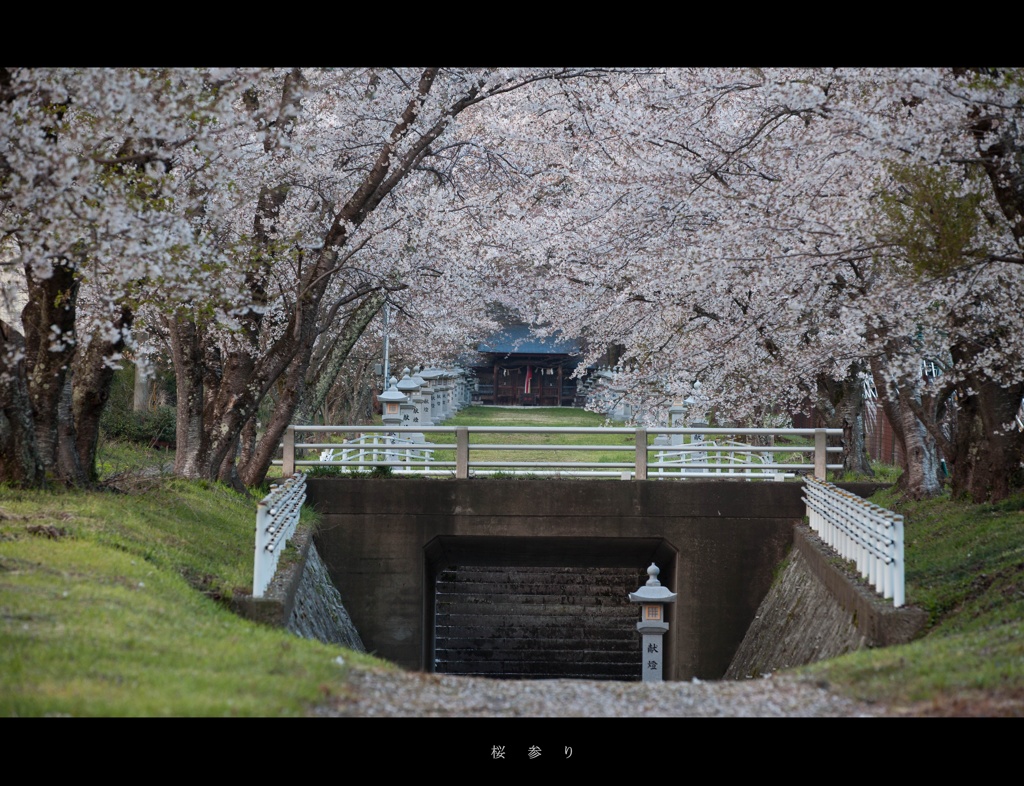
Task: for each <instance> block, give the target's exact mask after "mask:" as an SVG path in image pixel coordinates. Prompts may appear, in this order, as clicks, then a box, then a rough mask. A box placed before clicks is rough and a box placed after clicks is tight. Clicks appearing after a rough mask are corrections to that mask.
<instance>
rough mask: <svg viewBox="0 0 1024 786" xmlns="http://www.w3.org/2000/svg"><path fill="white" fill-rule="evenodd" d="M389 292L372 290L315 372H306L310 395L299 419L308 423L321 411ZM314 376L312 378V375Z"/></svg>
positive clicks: (304, 397) (297, 415) (345, 325)
mask: <svg viewBox="0 0 1024 786" xmlns="http://www.w3.org/2000/svg"><path fill="white" fill-rule="evenodd" d="M386 297H387V295H386V293H385V292H384V291H383V290H377V291H375V292H371V293H370V294H369V295H367V296H366V297H365V298H363V300H362V301H361V302H360V303H359V305H358V306H356V308H355V309H354V310H353V311H352V312H351V313H349V315H348V316H347V317H346V319H345V324H344V326H343V327H342V329H341V331H340V332H339V333H338V336H337V338H335V340H334V342H333V343H332V344H331V347H330V349H329V350H328V351H327V352H326V353H324V354H325V357H324V358H323V359H322V361H321V362H320V363H319V364H317V366H316V368H315V373H314V374H312V375H307V378H306V391H307V395H305V396H303V397H302V400H301V403H300V405H299V407H298V409H297V410H296V412H295V418H296V421H297V422H299V423H309V422H311V421H312V419H313V417H314V415H315V414H316V413H317V412H319V411H321V409H322V408H323V406H324V402H326V400H327V396H328V394H329V393H330V392H331V388H332V387H334V383H335V382H336V381H337V379H338V374H339V372H340V371H341V368H342V366H344V365H345V361H346V360H347V359H348V357H349V355H350V354H351V353H352V349H353V347H355V345H356V343H357V342H358V341H359V339H360V338H361V337H362V335H363V333H364V332H366V328H367V327H368V326H369V324H370V322H371V321H373V318H374V317H375V316H377V313H378V312H379V311H380V309H381V307H382V306H383V305H384V301H385V299H386ZM310 376H312V378H310Z"/></svg>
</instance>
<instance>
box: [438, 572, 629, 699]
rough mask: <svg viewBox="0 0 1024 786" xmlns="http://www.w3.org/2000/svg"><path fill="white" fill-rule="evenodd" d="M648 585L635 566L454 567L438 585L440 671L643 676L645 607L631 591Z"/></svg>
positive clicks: (490, 674) (512, 675)
mask: <svg viewBox="0 0 1024 786" xmlns="http://www.w3.org/2000/svg"><path fill="white" fill-rule="evenodd" d="M643 578H644V579H646V575H645V576H644V577H643ZM642 583H643V580H641V578H640V576H639V575H638V573H637V571H636V570H635V569H633V568H578V567H577V568H550V567H544V568H531V567H515V568H509V567H480V566H472V567H454V568H448V569H446V570H444V571H442V572H441V573H440V574H439V575H438V578H437V582H436V588H435V609H436V618H435V637H434V670H435V672H437V673H439V674H461V675H473V676H485V677H501V678H504V679H510V678H529V679H543V678H567V679H570V678H571V679H597V680H601V679H606V680H639V679H640V676H641V657H640V638H639V634H638V633H637V631H636V622H637V620H638V619H639V611H638V608H637V605H636V604H634V603H630V602H629V600H628V595H629V593H630V592H633V591H635V590H636V588H637V587H638V586H640V584H642Z"/></svg>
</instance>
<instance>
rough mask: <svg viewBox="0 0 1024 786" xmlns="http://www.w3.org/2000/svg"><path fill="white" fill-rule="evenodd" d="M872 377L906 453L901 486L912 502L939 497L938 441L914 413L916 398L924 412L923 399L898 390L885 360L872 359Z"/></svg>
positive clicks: (908, 387) (905, 386) (897, 438)
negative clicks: (887, 370) (885, 371)
mask: <svg viewBox="0 0 1024 786" xmlns="http://www.w3.org/2000/svg"><path fill="white" fill-rule="evenodd" d="M871 374H872V377H873V378H874V381H875V388H876V389H877V390H878V400H879V401H880V402H881V404H882V411H883V412H885V416H886V418H888V420H889V423H890V425H891V426H892V430H893V434H894V435H895V437H896V441H897V442H898V443H899V445H900V448H901V450H902V454H903V474H902V475H900V479H899V482H898V484H897V485H898V487H899V488H900V489H901V490H902V491H903V492H904V493H905V494H907V495H908V496H910V497H912V498H913V499H924V498H925V497H931V496H935V495H936V494H939V493H940V492H941V491H942V484H941V482H940V480H939V477H940V475H939V472H940V464H939V456H938V451H937V449H936V444H935V438H934V436H932V434H931V433H930V432H929V430H928V428H927V427H926V426H925V424H924V423H923V422H922V421H921V420H920V419H919V418H918V416H917V414H915V407H914V406H913V405H914V404H915V400H914V396H915V395H916V396H917V399H916V401H917V403H918V406H917V407H916V409H918V411H921V410H922V408H921V407H920V396H919V395H918V394H916V393H915V392H914V391H913V390H912V388H911V386H910V385H909V384H905V385H904V386H903V387H902V388H897V387H896V385H895V384H894V383H892V382H891V381H890V380H889V379H888V378H887V377H886V376H885V374H883V373H882V361H881V359H879V358H877V357H874V358H872V359H871Z"/></svg>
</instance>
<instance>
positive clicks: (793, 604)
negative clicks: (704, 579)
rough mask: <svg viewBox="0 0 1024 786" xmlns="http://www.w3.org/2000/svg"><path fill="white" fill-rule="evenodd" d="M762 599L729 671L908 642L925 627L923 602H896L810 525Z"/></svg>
mask: <svg viewBox="0 0 1024 786" xmlns="http://www.w3.org/2000/svg"><path fill="white" fill-rule="evenodd" d="M783 565H784V567H783V568H782V570H781V572H780V573H779V575H778V577H777V578H776V580H775V581H774V582H773V584H772V588H771V590H769V592H768V594H767V595H766V596H765V598H764V600H763V601H762V602H761V605H760V607H759V608H758V610H757V614H756V615H755V617H754V621H753V623H752V624H751V625H750V628H749V629H748V631H747V635H746V636H745V637H744V639H743V642H742V643H741V644H740V647H739V649H738V650H737V651H736V655H735V656H734V658H733V661H732V663H731V664H730V665H729V668H728V670H727V671H726V673H725V679H749V678H752V677H760V676H763V675H764V674H767V673H770V672H773V671H776V670H777V669H784V668H789V667H793V666H802V665H805V664H807V663H813V662H815V661H819V660H827V659H829V658H835V657H838V656H840V655H844V654H846V653H847V652H852V651H854V650H858V649H862V648H864V647H884V646H890V645H893V644H904V643H906V642H908V641H910V640H912V639H913V638H914V637H915V636H917V634H918V633H919V632H920V631H921V630H922V629H923V628H924V625H925V623H926V621H927V615H926V614H925V612H924V611H923V610H921V609H917V608H912V607H907V606H904V607H902V608H899V609H896V608H893V605H892V601H891V600H883V599H882V598H881V597H880V596H879V595H878V594H877V593H876V592H875V591H874V589H873V588H871V587H869V586H867V585H865V583H864V582H863V581H862V580H861V579H860V578H859V577H858V576H857V575H856V573H855V572H854V571H853V570H852V568H849V567H846V566H844V565H842V564H841V561H840V560H838V558H836V557H835V556H834V555H833V554H832V553H831V550H830V549H828V547H827V546H825V544H824V543H822V541H821V540H820V539H819V538H818V537H817V535H815V534H814V532H813V531H812V530H811V529H810V528H809V527H808V526H806V525H803V524H801V525H798V526H797V527H796V529H795V531H794V537H793V549H792V550H791V551H790V554H789V557H788V558H787V559H786V561H785V562H784V563H783Z"/></svg>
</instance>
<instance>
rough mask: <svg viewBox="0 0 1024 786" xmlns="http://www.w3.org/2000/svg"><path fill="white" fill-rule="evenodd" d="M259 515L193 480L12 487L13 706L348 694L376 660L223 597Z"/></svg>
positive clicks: (283, 710)
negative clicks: (347, 684)
mask: <svg viewBox="0 0 1024 786" xmlns="http://www.w3.org/2000/svg"><path fill="white" fill-rule="evenodd" d="M254 510H255V508H254V504H253V501H252V500H247V499H245V498H244V497H242V496H241V495H238V494H236V493H234V492H232V491H230V490H228V489H226V488H224V487H221V486H218V485H215V484H205V483H188V482H184V481H180V480H165V479H164V480H162V479H157V480H153V481H150V482H148V483H147V488H146V493H144V494H138V493H132V494H118V493H114V492H111V491H106V492H77V491H58V492H22V491H14V490H11V489H6V488H3V489H0V716H39V715H75V716H81V715H118V716H161V715H171V716H198V715H260V716H280V715H301V714H302V713H303V712H304V711H305V710H306V709H307V708H308V707H310V706H312V705H313V704H314V703H315V702H316V701H317V700H318V699H321V698H322V697H323V696H324V695H325V694H329V693H331V694H338V693H340V692H342V691H344V689H345V688H344V676H345V667H346V665H347V662H350V661H352V660H355V659H364V658H366V656H362V655H357V654H355V653H350V652H347V651H344V652H343V651H341V650H339V648H336V647H331V646H327V645H323V644H320V643H319V642H315V641H307V640H304V639H301V638H298V637H295V636H293V635H291V634H289V633H287V632H285V631H283V630H278V629H273V628H269V627H265V626H261V625H257V624H255V623H251V622H248V621H246V620H243V619H241V618H240V617H237V616H236V615H234V614H232V613H231V612H230V611H229V610H228V609H227V607H226V604H225V603H224V602H223V600H224V599H226V598H229V597H230V596H231V595H232V593H235V592H249V591H251V587H252V551H253V527H254V524H255V518H254V516H255V512H254ZM339 654H341V655H342V661H341V662H340V663H339V662H338V661H337V660H336V659H337V658H338V657H339Z"/></svg>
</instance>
